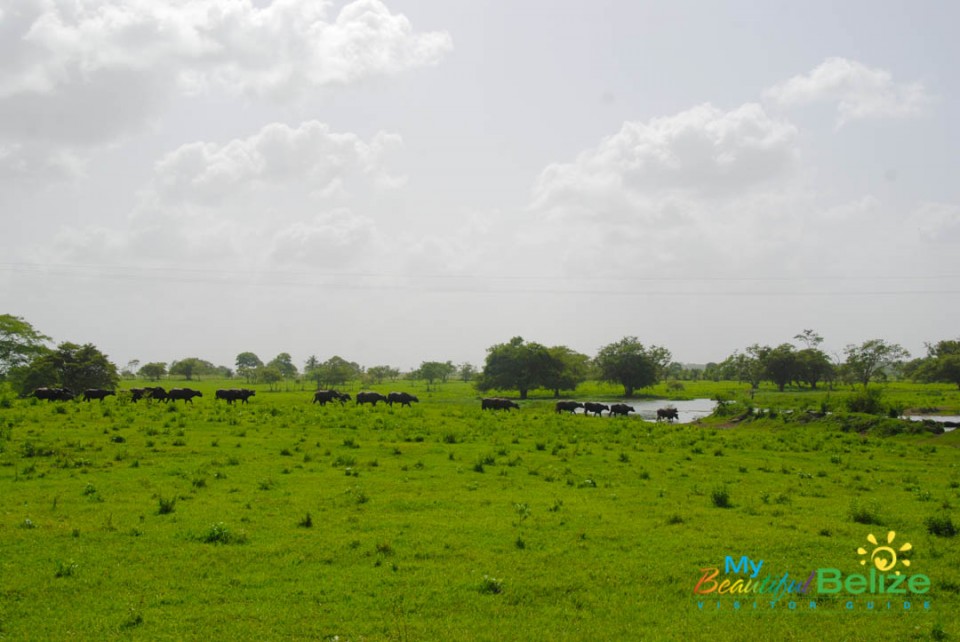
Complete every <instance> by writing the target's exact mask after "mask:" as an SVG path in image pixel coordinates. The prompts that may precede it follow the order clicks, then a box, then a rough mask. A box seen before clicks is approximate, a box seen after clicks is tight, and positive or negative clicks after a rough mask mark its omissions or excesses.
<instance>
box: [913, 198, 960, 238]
mask: <svg viewBox="0 0 960 642" xmlns="http://www.w3.org/2000/svg"><path fill="white" fill-rule="evenodd" d="M910 223H912V224H913V225H914V226H915V228H916V230H917V232H918V234H919V235H920V238H921V239H922V241H923V242H933V243H960V206H958V205H955V204H951V203H933V202H925V203H921V204H920V205H919V206H918V207H917V208H916V209H915V210H914V211H913V212H912V213H911V215H910Z"/></svg>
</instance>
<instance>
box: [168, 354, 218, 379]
mask: <svg viewBox="0 0 960 642" xmlns="http://www.w3.org/2000/svg"><path fill="white" fill-rule="evenodd" d="M169 372H170V374H171V375H178V376H181V377H183V378H185V379H186V380H187V381H190V380H192V379H193V377H194V376H197V377H200V376H202V375H210V374H216V372H217V367H216V366H215V365H213V364H212V363H210V362H209V361H205V360H203V359H199V358H197V357H187V358H186V359H181V360H180V361H174V362H172V363H171V364H170V370H169Z"/></svg>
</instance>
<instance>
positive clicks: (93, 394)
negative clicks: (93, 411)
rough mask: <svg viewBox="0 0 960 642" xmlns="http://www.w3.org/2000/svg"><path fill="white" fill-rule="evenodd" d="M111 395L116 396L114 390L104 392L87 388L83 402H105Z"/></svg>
mask: <svg viewBox="0 0 960 642" xmlns="http://www.w3.org/2000/svg"><path fill="white" fill-rule="evenodd" d="M110 395H116V393H115V392H114V391H113V390H104V389H103V388H87V389H86V390H84V391H83V400H84V401H90V400H91V399H99V400H100V401H103V400H104V399H105V398H107V397H109V396H110Z"/></svg>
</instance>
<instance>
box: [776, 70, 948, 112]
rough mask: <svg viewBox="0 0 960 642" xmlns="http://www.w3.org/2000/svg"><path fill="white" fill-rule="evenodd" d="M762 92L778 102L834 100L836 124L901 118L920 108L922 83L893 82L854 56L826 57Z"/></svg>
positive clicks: (926, 97) (926, 96)
mask: <svg viewBox="0 0 960 642" xmlns="http://www.w3.org/2000/svg"><path fill="white" fill-rule="evenodd" d="M764 96H765V97H766V98H767V99H769V100H772V101H774V102H776V103H778V104H780V105H784V106H794V105H806V104H810V103H823V102H826V103H836V105H837V111H838V126H839V125H843V124H846V123H848V122H851V121H854V120H860V119H865V118H904V117H908V116H916V115H918V114H920V113H922V112H923V110H924V109H925V108H926V106H927V105H928V104H929V103H930V101H931V97H930V95H929V94H928V93H927V91H926V89H925V88H924V86H923V84H921V83H919V82H914V83H896V82H894V80H893V76H892V75H891V74H890V72H888V71H886V70H884V69H879V68H874V67H868V66H866V65H864V64H863V63H860V62H857V61H856V60H848V59H846V58H828V59H827V60H826V61H824V62H823V64H821V65H820V66H818V67H817V68H815V69H813V70H812V71H811V72H810V73H808V74H801V75H799V76H794V77H793V78H791V79H789V80H787V81H785V82H782V83H779V84H777V85H774V86H773V87H771V88H769V89H767V90H766V91H765V92H764Z"/></svg>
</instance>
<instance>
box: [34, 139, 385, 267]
mask: <svg viewBox="0 0 960 642" xmlns="http://www.w3.org/2000/svg"><path fill="white" fill-rule="evenodd" d="M400 145H401V141H400V138H399V137H398V136H396V135H394V134H389V133H385V132H379V133H377V134H375V135H374V136H373V137H371V138H370V139H369V140H364V139H362V138H361V137H359V136H357V135H356V134H353V133H349V132H334V131H332V130H331V129H330V127H329V126H328V125H326V124H324V123H320V122H318V121H307V122H304V123H301V124H300V125H299V126H297V127H290V126H288V125H285V124H281V123H271V124H269V125H267V126H265V127H263V128H262V129H260V130H259V131H258V132H255V133H254V134H252V135H250V136H248V137H245V138H238V139H234V140H230V141H228V142H226V143H215V142H207V141H201V142H195V143H190V144H187V145H183V146H181V147H179V148H177V149H175V150H173V151H171V152H170V153H168V154H167V155H165V156H164V157H163V158H162V159H161V160H160V161H159V162H158V163H157V164H156V167H155V171H154V177H153V179H152V180H151V182H150V183H149V184H148V185H147V186H146V187H145V188H144V189H143V190H141V192H140V194H139V199H140V202H139V205H138V206H137V208H136V210H135V211H134V212H132V213H131V216H130V218H129V221H128V225H127V227H126V228H120V229H116V228H115V229H104V228H86V229H82V230H81V229H74V228H65V229H63V230H61V232H60V234H59V235H58V236H57V238H56V240H55V242H54V243H53V244H52V245H51V246H49V247H45V248H35V249H34V254H35V258H36V259H37V260H41V261H52V262H58V263H62V262H71V261H74V262H80V261H83V262H90V263H103V264H124V263H126V264H139V263H141V262H147V263H150V264H154V265H178V264H182V263H184V262H190V263H193V264H196V265H226V266H231V265H240V264H242V265H244V266H246V267H265V268H269V267H271V266H296V265H301V266H308V267H309V266H313V267H316V266H327V267H341V266H347V265H351V264H353V263H359V262H362V261H368V262H370V261H377V260H379V257H380V255H381V254H382V252H381V250H382V248H381V245H380V244H381V240H380V234H379V232H378V230H377V224H376V222H375V221H374V220H373V219H372V218H370V217H369V216H366V215H364V214H362V213H361V212H362V211H363V210H364V209H365V208H366V207H367V203H368V201H370V200H371V199H373V198H375V195H376V193H377V192H378V191H381V190H383V189H390V188H389V187H384V185H391V184H392V183H391V182H390V181H384V180H383V177H385V176H388V177H389V176H390V173H389V172H388V171H387V169H386V162H387V161H386V157H387V156H388V155H389V152H390V151H391V150H393V149H396V148H398V147H399V146H400Z"/></svg>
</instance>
